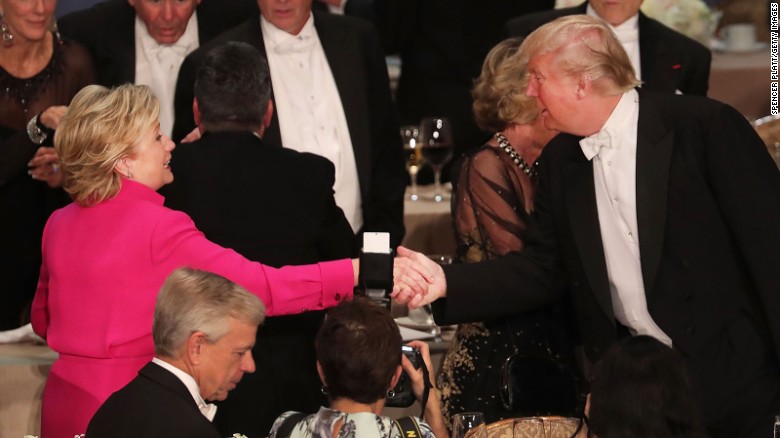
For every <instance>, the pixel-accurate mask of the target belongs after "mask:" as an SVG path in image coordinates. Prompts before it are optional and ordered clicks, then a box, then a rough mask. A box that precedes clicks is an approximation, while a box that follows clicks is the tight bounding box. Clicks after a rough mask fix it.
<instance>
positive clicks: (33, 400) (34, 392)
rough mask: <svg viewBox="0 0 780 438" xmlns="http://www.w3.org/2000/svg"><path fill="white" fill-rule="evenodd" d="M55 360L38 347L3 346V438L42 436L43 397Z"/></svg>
mask: <svg viewBox="0 0 780 438" xmlns="http://www.w3.org/2000/svg"><path fill="white" fill-rule="evenodd" d="M56 359H57V353H55V352H54V351H52V350H51V349H50V348H49V347H47V346H46V345H42V344H39V343H32V342H24V343H12V344H0V438H22V437H23V436H25V435H34V436H38V435H40V431H41V396H42V395H43V387H44V385H46V377H47V376H48V375H49V371H50V370H51V366H52V364H53V363H54V361H55V360H56Z"/></svg>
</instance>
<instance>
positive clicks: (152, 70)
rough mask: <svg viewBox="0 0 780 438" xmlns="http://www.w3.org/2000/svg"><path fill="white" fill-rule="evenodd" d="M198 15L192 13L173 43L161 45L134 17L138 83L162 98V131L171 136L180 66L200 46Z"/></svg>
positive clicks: (139, 20) (136, 79)
mask: <svg viewBox="0 0 780 438" xmlns="http://www.w3.org/2000/svg"><path fill="white" fill-rule="evenodd" d="M196 14H197V12H194V13H193V14H192V16H191V17H190V21H188V22H187V28H186V30H185V31H184V34H182V36H181V38H179V40H178V41H176V43H174V44H158V43H157V41H155V40H154V38H152V36H151V35H149V31H148V30H146V24H144V22H143V21H142V20H141V19H140V18H138V16H137V15H136V17H135V83H136V84H137V85H148V86H149V88H151V89H152V91H154V94H155V95H156V96H157V99H159V100H160V131H162V133H163V134H165V135H167V136H168V137H170V136H171V132H173V118H174V114H173V98H174V94H175V93H176V79H177V78H178V77H179V68H180V67H181V63H182V62H184V58H186V57H187V55H189V54H190V53H191V52H193V51H194V50H195V49H197V48H198V45H199V39H198V19H197V15H196Z"/></svg>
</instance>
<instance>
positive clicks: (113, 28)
mask: <svg viewBox="0 0 780 438" xmlns="http://www.w3.org/2000/svg"><path fill="white" fill-rule="evenodd" d="M258 14H259V12H258V9H257V2H255V1H254V0H203V1H202V2H201V4H200V5H198V8H197V18H198V38H199V40H200V42H199V43H200V45H203V44H205V43H206V42H208V41H209V40H210V39H211V38H213V37H215V36H217V35H219V34H220V33H222V32H224V31H225V30H227V29H229V28H231V27H233V26H235V25H236V24H238V23H240V22H242V21H243V20H246V17H247V15H253V16H257V15H258ZM57 26H58V27H59V30H60V32H62V34H63V35H66V36H69V37H71V38H73V39H75V40H76V41H78V42H79V43H81V44H82V45H83V46H85V47H86V48H87V49H88V50H89V51H90V53H91V54H92V58H93V59H94V61H95V68H96V70H97V82H98V83H99V84H101V85H104V86H107V87H112V86H115V85H120V84H124V83H128V82H129V83H133V82H134V81H135V9H133V7H132V6H130V4H129V3H128V2H127V0H107V1H105V2H102V3H98V4H96V5H95V6H92V7H91V8H88V9H83V10H80V11H76V12H72V13H70V14H67V15H65V16H64V17H62V18H60V19H58V20H57Z"/></svg>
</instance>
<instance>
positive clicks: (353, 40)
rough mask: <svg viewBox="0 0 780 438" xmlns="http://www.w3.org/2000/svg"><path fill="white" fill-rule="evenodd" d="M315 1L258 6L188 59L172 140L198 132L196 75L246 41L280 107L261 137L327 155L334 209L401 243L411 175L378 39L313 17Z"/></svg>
mask: <svg viewBox="0 0 780 438" xmlns="http://www.w3.org/2000/svg"><path fill="white" fill-rule="evenodd" d="M311 1H312V0H292V1H286V2H278V0H258V6H259V8H260V12H261V18H260V20H258V19H257V18H255V17H253V18H251V19H249V20H247V21H246V22H244V23H243V24H241V25H239V26H237V27H236V28H234V29H231V30H230V31H228V32H226V33H225V34H223V35H220V36H219V37H217V38H216V39H215V40H214V41H212V43H211V44H209V46H208V47H204V48H203V49H202V50H198V51H196V52H194V53H192V54H191V55H189V56H188V57H187V59H186V60H185V61H184V63H183V64H182V67H181V70H180V72H179V79H178V83H177V90H176V101H175V107H176V118H177V120H176V126H175V127H174V133H173V138H174V139H175V140H178V139H181V138H183V137H184V136H185V135H187V134H189V133H190V132H191V131H192V129H193V127H194V124H193V118H192V90H193V83H194V77H195V70H196V68H197V66H198V64H200V62H201V61H202V59H203V57H204V54H205V52H206V51H207V50H208V48H209V47H213V46H215V45H217V44H220V43H223V42H226V41H241V42H245V43H248V44H250V45H252V46H254V47H255V48H257V49H258V50H260V52H261V53H262V54H263V56H265V57H266V59H268V63H269V66H270V69H271V85H272V87H273V95H274V103H275V106H276V108H275V111H274V115H273V117H272V118H271V124H270V126H269V127H268V129H267V130H266V132H265V136H264V140H265V141H266V142H268V143H272V144H278V145H282V146H284V147H285V148H292V149H295V150H299V151H304V152H313V153H316V154H318V155H322V156H325V157H326V158H328V159H329V160H330V161H331V162H333V164H334V166H335V169H336V180H335V184H334V191H335V196H336V203H337V204H338V205H339V207H341V209H342V210H344V215H345V216H346V218H347V220H348V221H349V223H350V225H351V226H352V230H353V232H355V233H356V234H359V233H361V232H362V231H386V232H389V233H390V236H391V243H392V244H393V246H395V245H398V243H400V242H401V239H402V238H403V233H404V226H403V193H404V189H405V182H406V173H405V171H404V165H403V149H402V146H401V139H400V132H399V129H398V123H397V121H396V118H395V116H394V114H393V110H392V103H391V100H390V86H389V80H388V77H387V67H386V65H385V60H384V56H383V52H382V49H381V46H380V43H379V37H378V35H377V33H376V30H375V29H374V28H373V26H372V25H371V24H370V23H368V22H366V21H364V20H361V19H358V18H354V17H347V16H342V15H334V14H329V13H319V12H317V11H315V12H314V13H313V14H312V12H311ZM277 3H279V4H277ZM269 47H270V49H269ZM301 178H303V177H301Z"/></svg>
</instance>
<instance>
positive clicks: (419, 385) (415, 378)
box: [401, 341, 435, 403]
mask: <svg viewBox="0 0 780 438" xmlns="http://www.w3.org/2000/svg"><path fill="white" fill-rule="evenodd" d="M406 345H408V346H410V347H414V348H417V349H419V350H420V355H421V356H422V359H423V363H424V365H425V367H426V368H428V380H429V382H430V386H431V387H434V386H435V385H434V382H433V366H432V365H431V354H430V349H429V347H428V344H426V343H425V342H421V341H411V342H409V343H407V344H406ZM401 366H402V367H403V369H404V371H406V374H407V375H408V376H409V380H410V381H411V382H412V392H413V393H414V398H415V399H416V400H417V401H418V402H420V403H422V396H423V391H424V390H425V380H424V376H423V370H422V368H420V369H417V368H415V367H414V365H412V362H411V361H410V360H409V358H407V357H406V355H404V354H401Z"/></svg>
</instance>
